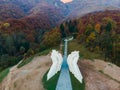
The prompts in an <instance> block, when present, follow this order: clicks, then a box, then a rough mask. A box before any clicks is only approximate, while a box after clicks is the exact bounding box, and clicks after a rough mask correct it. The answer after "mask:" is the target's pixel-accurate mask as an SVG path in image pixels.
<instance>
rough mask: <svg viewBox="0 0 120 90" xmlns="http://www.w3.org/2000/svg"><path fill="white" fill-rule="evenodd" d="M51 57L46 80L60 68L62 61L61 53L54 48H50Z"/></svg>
mask: <svg viewBox="0 0 120 90" xmlns="http://www.w3.org/2000/svg"><path fill="white" fill-rule="evenodd" d="M51 59H52V66H51V68H50V70H49V72H48V74H47V80H49V79H50V78H51V77H53V76H54V75H55V74H56V73H57V72H58V71H60V70H61V65H62V62H63V58H62V55H61V54H60V53H59V52H58V51H56V50H52V53H51Z"/></svg>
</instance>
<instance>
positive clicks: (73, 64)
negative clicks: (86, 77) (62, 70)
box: [67, 51, 83, 83]
mask: <svg viewBox="0 0 120 90" xmlns="http://www.w3.org/2000/svg"><path fill="white" fill-rule="evenodd" d="M78 60H79V51H74V52H72V53H71V54H70V55H68V58H67V63H68V66H69V70H70V72H71V73H72V74H73V75H74V76H75V77H76V79H78V80H79V81H80V82H81V83H82V80H83V76H82V74H81V72H80V70H79V67H78V65H77V62H78Z"/></svg>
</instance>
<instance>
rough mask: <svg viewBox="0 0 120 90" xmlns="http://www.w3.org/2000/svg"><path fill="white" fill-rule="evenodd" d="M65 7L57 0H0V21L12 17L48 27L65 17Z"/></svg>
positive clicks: (37, 26) (44, 27) (39, 26)
mask: <svg viewBox="0 0 120 90" xmlns="http://www.w3.org/2000/svg"><path fill="white" fill-rule="evenodd" d="M65 7H66V6H65V4H63V3H62V2H61V1H59V0H51V1H49V0H0V15H1V16H0V21H3V20H4V21H5V20H7V19H11V18H14V19H20V20H22V21H25V22H27V23H28V24H30V25H31V24H32V25H33V26H34V27H35V28H39V29H50V28H51V27H54V26H56V25H57V23H58V22H59V20H62V19H63V18H64V17H65V15H66V14H67V13H66V11H67V10H66V9H65ZM10 21H12V20H10Z"/></svg>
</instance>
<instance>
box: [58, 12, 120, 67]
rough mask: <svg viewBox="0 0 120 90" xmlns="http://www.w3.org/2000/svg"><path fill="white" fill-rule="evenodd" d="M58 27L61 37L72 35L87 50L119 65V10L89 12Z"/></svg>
mask: <svg viewBox="0 0 120 90" xmlns="http://www.w3.org/2000/svg"><path fill="white" fill-rule="evenodd" d="M58 29H60V31H61V35H62V38H64V37H67V36H71V35H73V36H74V38H76V39H77V41H78V43H79V44H80V45H81V44H82V45H84V46H85V47H86V48H87V49H88V50H89V51H91V52H95V53H101V54H103V56H104V59H105V60H107V61H110V62H113V63H115V64H117V65H119V66H120V61H119V60H120V55H119V54H120V11H104V12H95V13H89V14H87V15H85V16H83V17H81V18H79V19H76V20H69V21H66V22H64V23H63V24H61V25H60V27H59V28H58Z"/></svg>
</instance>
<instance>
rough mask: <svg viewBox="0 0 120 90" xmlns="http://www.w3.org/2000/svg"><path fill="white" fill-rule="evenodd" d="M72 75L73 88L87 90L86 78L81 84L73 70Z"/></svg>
mask: <svg viewBox="0 0 120 90" xmlns="http://www.w3.org/2000/svg"><path fill="white" fill-rule="evenodd" d="M70 77H71V84H72V90H85V82H84V80H83V83H82V84H81V83H80V82H79V81H78V80H77V79H76V78H75V77H74V75H73V74H72V73H71V72H70Z"/></svg>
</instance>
